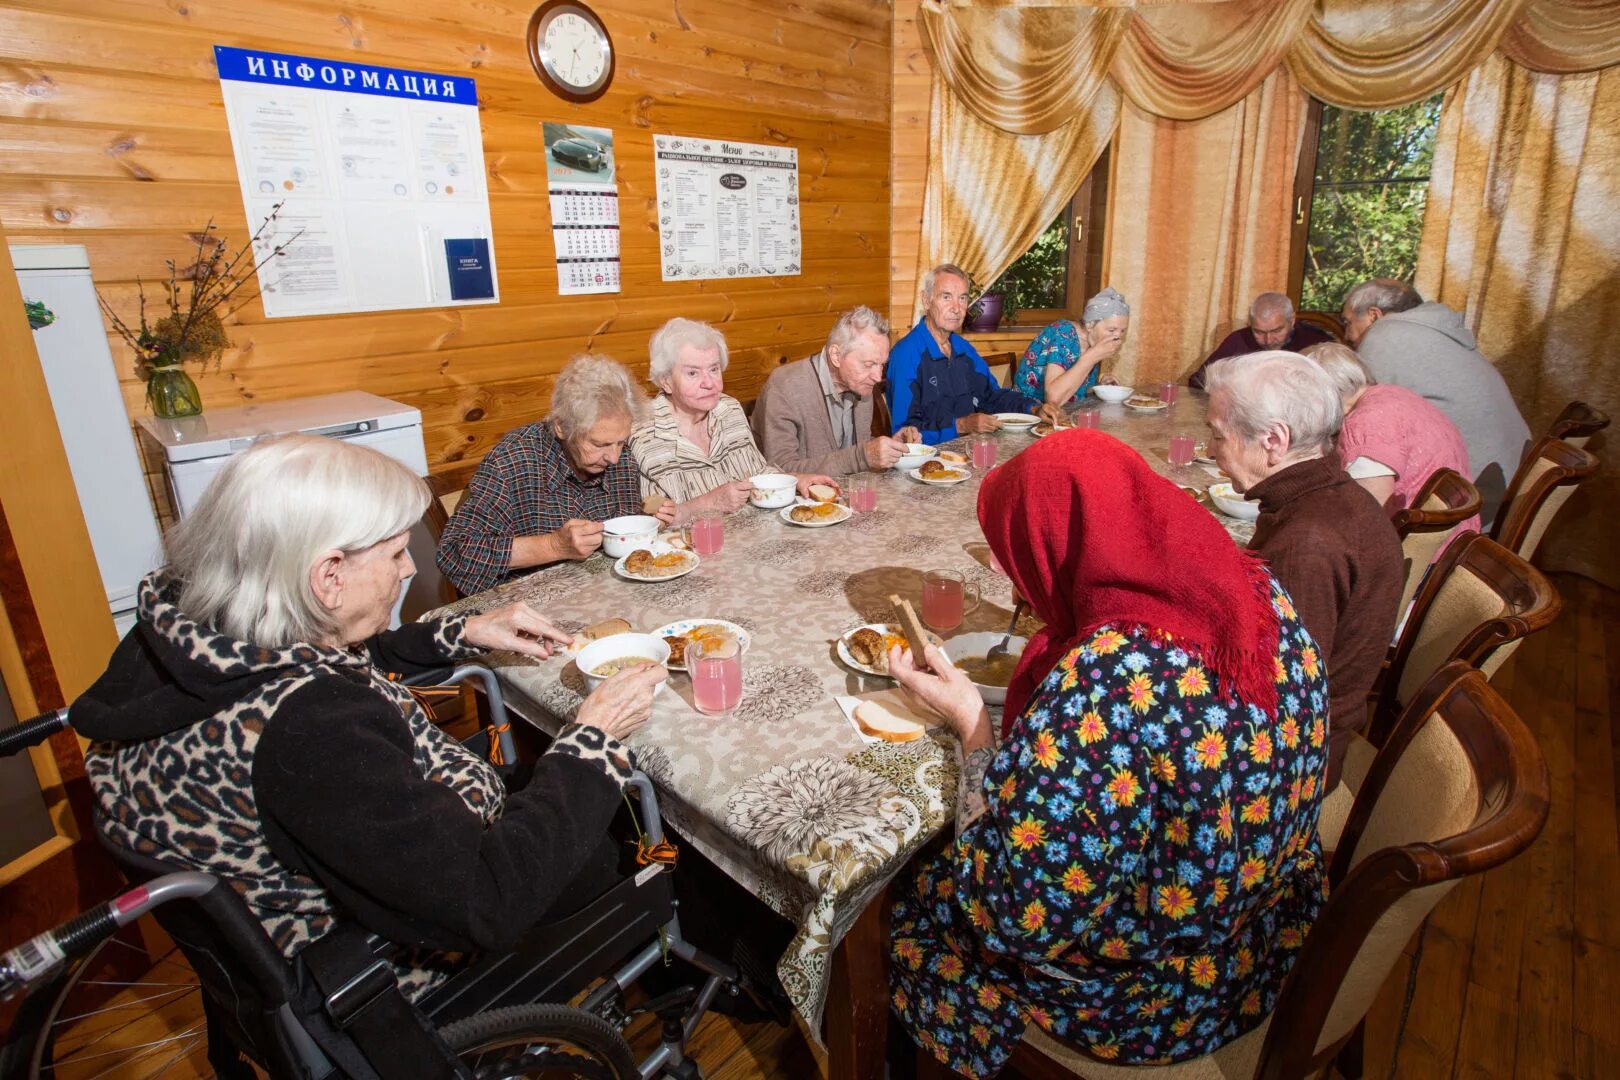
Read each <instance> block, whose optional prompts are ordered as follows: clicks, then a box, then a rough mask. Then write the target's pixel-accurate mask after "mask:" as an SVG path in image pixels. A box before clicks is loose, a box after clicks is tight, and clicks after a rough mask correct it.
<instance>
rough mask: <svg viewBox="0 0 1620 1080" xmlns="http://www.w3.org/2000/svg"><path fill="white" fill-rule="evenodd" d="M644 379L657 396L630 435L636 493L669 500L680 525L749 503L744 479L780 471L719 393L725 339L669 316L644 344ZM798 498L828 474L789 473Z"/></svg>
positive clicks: (735, 406) (731, 401)
mask: <svg viewBox="0 0 1620 1080" xmlns="http://www.w3.org/2000/svg"><path fill="white" fill-rule="evenodd" d="M648 352H649V353H650V354H651V363H650V364H649V366H648V372H647V374H648V378H650V379H651V380H652V381H653V382H654V383H655V384H656V385H657V386H658V388H659V389H660V390H661V391H663V392H662V393H660V394H659V395H658V396H657V397H655V398H654V399H653V403H652V410H651V416H650V418H649V419H648V420H647V421H646V422H644V423H642V424H640V425H638V426H637V427H636V429H635V431H633V432H632V433H631V435H630V451H631V453H632V454H634V455H635V459H636V465H637V466H638V467H639V468H640V469H641V493H642V494H643V495H663V496H665V497H666V498H669V499H673V500H674V501H675V521H676V523H677V524H684V523H685V522H687V521H690V520H691V519H692V518H693V517H694V516H695V515H696V514H698V513H700V512H702V511H704V510H720V511H723V512H730V511H732V510H737V509H740V508H741V507H742V505H743V504H744V503H746V502H747V501H748V495H749V492H750V491H752V490H753V485H752V484H751V483H750V482H749V477H752V476H757V475H758V474H760V473H769V472H776V471H778V470H777V469H776V468H775V467H774V466H772V465H771V463H770V462H768V461H766V460H765V456H764V455H763V454H761V453H760V452H759V447H758V446H757V445H756V444H755V443H754V433H753V432H752V431H751V430H750V429H749V426H748V417H747V416H746V415H745V414H744V413H743V407H742V403H741V402H739V401H738V400H737V399H736V398H734V397H731V396H729V395H728V394H726V393H725V377H724V373H725V370H726V364H727V363H728V359H729V358H728V356H727V354H726V339H725V338H724V337H723V336H721V334H720V331H718V330H716V329H715V328H714V327H712V326H710V325H709V324H708V323H702V322H696V321H694V320H692V319H681V318H675V319H671V320H669V322H667V323H665V324H664V325H663V326H661V327H659V328H658V332H657V333H655V334H653V336H652V341H651V342H650V343H649V344H648ZM794 475H795V476H796V478H797V479H798V482H799V483H798V488H799V493H800V494H801V495H808V494H809V487H810V485H811V484H828V485H831V486H834V487H836V486H837V481H835V480H833V478H832V477H830V476H821V475H813V474H809V473H796V474H794Z"/></svg>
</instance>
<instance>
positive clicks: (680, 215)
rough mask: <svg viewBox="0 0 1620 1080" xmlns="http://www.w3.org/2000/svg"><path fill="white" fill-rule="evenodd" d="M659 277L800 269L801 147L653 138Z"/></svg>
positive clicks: (744, 274) (759, 273) (777, 274)
mask: <svg viewBox="0 0 1620 1080" xmlns="http://www.w3.org/2000/svg"><path fill="white" fill-rule="evenodd" d="M653 154H654V160H655V164H656V169H657V176H658V239H659V254H660V257H661V261H662V263H663V268H664V280H665V281H680V280H683V279H688V278H725V277H789V276H792V275H795V274H797V273H799V266H800V262H801V255H800V247H799V244H800V240H799V152H798V150H797V149H795V148H794V147H791V146H761V145H756V144H754V143H735V142H725V141H722V140H719V139H694V138H688V137H685V136H679V135H654V136H653Z"/></svg>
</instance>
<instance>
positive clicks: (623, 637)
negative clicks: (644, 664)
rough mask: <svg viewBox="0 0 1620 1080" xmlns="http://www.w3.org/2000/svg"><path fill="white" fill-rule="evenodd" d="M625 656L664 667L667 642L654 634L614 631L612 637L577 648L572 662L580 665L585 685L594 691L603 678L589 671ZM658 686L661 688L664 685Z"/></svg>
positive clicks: (667, 648) (667, 647)
mask: <svg viewBox="0 0 1620 1080" xmlns="http://www.w3.org/2000/svg"><path fill="white" fill-rule="evenodd" d="M626 657H639V658H640V659H643V660H651V661H652V662H653V663H655V664H657V665H658V666H660V667H663V668H665V669H666V670H667V665H668V664H669V643H668V642H666V641H665V640H664V639H663V638H661V637H658V636H656V635H654V634H614V635H613V636H612V637H605V638H602V639H601V640H600V641H593V642H591V643H590V644H589V645H587V646H585V647H584V648H583V649H581V650H579V652H578V653H577V654H576V655H575V656H574V664H575V666H577V667H578V668H579V673H580V674H581V675H583V676H585V685H586V686H587V687H589V688H590V689H591V690H595V689H596V688H597V687H598V686H601V685H602V683H603V681H604V678H605V677H604V676H599V675H594V674H592V672H594V671H595V670H596V669H597V668H599V667H601V666H602V665H603V664H606V663H607V662H608V661H610V660H622V659H624V658H626ZM665 681H666V682H667V681H668V680H667V679H666V680H665ZM659 689H660V690H662V689H663V687H659Z"/></svg>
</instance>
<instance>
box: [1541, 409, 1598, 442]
mask: <svg viewBox="0 0 1620 1080" xmlns="http://www.w3.org/2000/svg"><path fill="white" fill-rule="evenodd" d="M1608 426H1609V414H1608V413H1606V412H1599V411H1598V410H1597V409H1594V408H1592V406H1590V405H1588V404H1587V403H1586V402H1584V401H1572V402H1570V403H1569V404H1568V405H1565V406H1564V411H1563V412H1561V413H1559V414H1558V419H1556V420H1554V421H1553V422H1552V427H1551V428H1549V429H1548V430H1547V435H1548V436H1549V437H1551V438H1554V439H1562V440H1563V441H1564V442H1567V443H1569V445H1571V446H1573V447H1574V448H1575V449H1577V450H1585V449H1586V444H1587V443H1588V442H1590V441H1591V440H1592V436H1594V435H1596V434H1597V433H1598V432H1600V431H1602V430H1603V429H1604V428H1606V427H1608Z"/></svg>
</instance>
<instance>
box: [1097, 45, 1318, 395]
mask: <svg viewBox="0 0 1620 1080" xmlns="http://www.w3.org/2000/svg"><path fill="white" fill-rule="evenodd" d="M1307 105H1308V102H1307V100H1306V97H1305V95H1304V94H1303V93H1302V92H1301V91H1300V89H1299V87H1298V85H1297V84H1296V83H1295V82H1294V80H1293V77H1292V76H1291V75H1290V74H1289V73H1288V70H1287V69H1286V68H1278V69H1277V70H1275V71H1273V72H1272V73H1271V74H1270V75H1269V76H1267V77H1266V79H1265V81H1264V82H1262V83H1261V84H1260V86H1259V88H1258V89H1256V90H1255V91H1254V92H1252V93H1251V94H1249V95H1248V96H1247V97H1245V98H1243V99H1242V100H1241V101H1239V102H1238V104H1236V105H1234V106H1232V107H1231V108H1229V109H1224V110H1222V111H1221V112H1218V113H1216V114H1215V115H1213V116H1210V117H1206V118H1205V119H1202V120H1192V121H1180V120H1166V119H1163V118H1162V117H1158V116H1154V115H1152V114H1151V113H1149V112H1146V111H1144V110H1142V109H1139V108H1137V107H1136V106H1135V105H1125V106H1124V107H1123V109H1122V111H1121V115H1120V122H1119V137H1118V140H1117V142H1116V143H1115V148H1114V155H1115V158H1114V161H1115V164H1114V168H1113V177H1112V184H1111V190H1112V197H1111V200H1110V201H1111V206H1110V207H1109V220H1110V222H1111V225H1110V228H1111V230H1112V231H1111V233H1110V239H1109V245H1108V246H1109V252H1110V254H1109V259H1108V281H1107V284H1109V285H1112V286H1113V287H1114V288H1116V289H1118V290H1119V291H1120V292H1122V293H1124V294H1125V296H1126V298H1127V299H1128V300H1129V301H1130V304H1131V315H1132V319H1131V336H1130V338H1129V339H1128V340H1127V341H1126V343H1125V347H1124V349H1123V350H1121V353H1120V358H1119V361H1118V362H1117V364H1116V365H1115V369H1114V373H1115V374H1116V375H1117V376H1118V378H1119V380H1120V381H1121V382H1122V383H1127V384H1132V383H1134V384H1137V385H1151V384H1153V383H1157V382H1162V381H1166V380H1170V379H1180V378H1182V377H1184V376H1185V375H1186V374H1187V373H1188V372H1190V371H1192V370H1193V369H1194V368H1196V367H1197V366H1198V365H1199V363H1201V362H1202V361H1203V359H1204V357H1205V356H1206V355H1207V354H1208V353H1209V351H1210V349H1212V348H1213V347H1214V346H1215V344H1216V343H1217V342H1219V341H1220V339H1221V338H1223V337H1225V336H1226V335H1227V334H1228V333H1230V332H1231V331H1232V330H1234V329H1235V328H1237V327H1238V326H1241V325H1243V324H1244V323H1246V321H1247V318H1248V308H1249V302H1250V301H1251V300H1253V299H1254V297H1255V294H1256V293H1260V292H1264V291H1266V290H1268V289H1277V290H1285V289H1286V286H1287V281H1288V254H1289V238H1290V211H1291V210H1292V206H1293V198H1292V195H1293V185H1294V166H1295V163H1296V162H1297V160H1298V157H1299V146H1300V139H1301V138H1302V137H1303V136H1304V133H1305V118H1306V112H1307Z"/></svg>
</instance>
